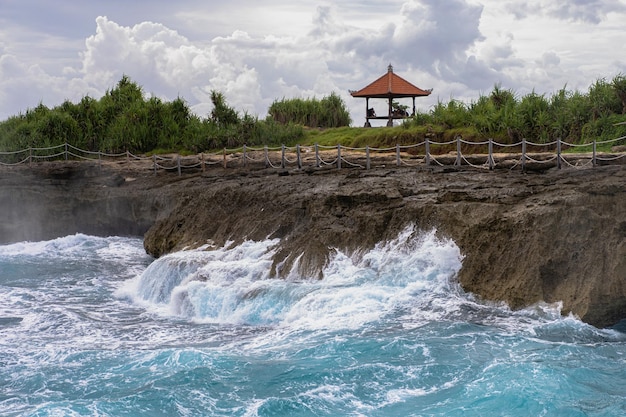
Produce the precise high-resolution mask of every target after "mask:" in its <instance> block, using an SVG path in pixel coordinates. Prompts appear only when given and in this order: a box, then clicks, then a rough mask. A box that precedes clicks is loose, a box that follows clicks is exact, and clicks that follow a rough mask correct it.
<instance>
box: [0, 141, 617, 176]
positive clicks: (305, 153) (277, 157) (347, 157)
mask: <svg viewBox="0 0 626 417" xmlns="http://www.w3.org/2000/svg"><path fill="white" fill-rule="evenodd" d="M625 140H626V136H622V137H619V138H616V139H612V140H606V141H593V142H592V143H587V144H573V143H568V142H565V141H562V140H559V139H557V140H555V141H552V142H548V143H535V142H531V141H528V140H525V139H522V140H521V141H520V142H517V143H513V144H504V143H498V142H496V141H494V140H492V139H489V140H487V141H483V142H470V141H466V140H464V139H463V138H461V137H460V136H458V137H457V138H455V139H454V140H451V141H447V142H435V141H432V140H429V139H428V138H426V139H425V140H424V141H423V142H420V143H416V144H413V145H396V146H394V147H388V148H373V147H369V146H366V147H361V148H354V147H348V146H342V145H336V146H322V145H318V144H315V145H312V146H303V145H299V144H298V145H296V146H292V147H288V146H285V145H282V146H280V147H268V146H264V147H260V148H259V147H248V146H246V145H244V146H243V147H240V148H234V149H227V148H224V149H223V150H221V151H215V152H203V153H201V154H198V155H190V156H181V155H173V156H158V155H152V156H141V155H134V154H132V153H131V152H128V151H126V152H123V153H104V152H93V151H86V150H83V149H79V148H77V147H75V146H72V145H70V144H68V143H65V144H62V145H58V146H51V147H43V148H28V149H23V150H19V151H10V152H0V166H16V165H24V164H28V165H31V164H33V163H37V162H42V161H51V160H66V161H67V160H89V161H98V163H99V164H100V165H101V164H102V163H105V162H110V161H115V162H126V163H129V164H132V163H142V164H144V165H147V166H150V167H151V169H152V170H153V171H154V174H155V175H156V174H157V173H158V172H159V171H166V172H168V171H172V172H177V173H178V175H182V172H183V171H202V172H204V171H206V170H207V169H209V168H211V167H221V168H223V169H229V168H250V169H252V168H266V169H276V170H285V169H303V168H312V167H315V168H324V167H331V168H337V169H342V168H344V167H347V168H359V169H367V170H369V169H372V168H375V167H390V166H397V167H417V168H419V167H427V166H440V167H443V166H453V167H463V166H465V167H471V168H475V169H484V170H494V169H510V170H513V169H521V170H522V171H526V170H529V169H534V170H538V169H546V168H552V167H556V168H557V169H561V168H563V167H567V168H585V167H596V166H598V165H608V164H626V152H625V151H624V150H622V151H616V152H611V153H607V152H602V153H600V152H598V151H597V148H598V146H599V145H611V144H615V143H617V142H620V141H621V142H624V141H625ZM582 148H584V149H582ZM566 149H571V150H574V151H575V152H566V153H564V152H563V151H564V150H566Z"/></svg>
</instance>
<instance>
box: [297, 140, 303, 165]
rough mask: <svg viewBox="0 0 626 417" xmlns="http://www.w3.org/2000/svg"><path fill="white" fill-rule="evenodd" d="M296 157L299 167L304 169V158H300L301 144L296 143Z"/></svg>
mask: <svg viewBox="0 0 626 417" xmlns="http://www.w3.org/2000/svg"><path fill="white" fill-rule="evenodd" d="M296 159H297V163H298V169H302V159H301V158H300V144H299V143H297V144H296Z"/></svg>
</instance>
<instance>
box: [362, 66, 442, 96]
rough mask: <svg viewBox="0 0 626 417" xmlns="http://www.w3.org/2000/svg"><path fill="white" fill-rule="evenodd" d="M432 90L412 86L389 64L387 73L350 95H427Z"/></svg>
mask: <svg viewBox="0 0 626 417" xmlns="http://www.w3.org/2000/svg"><path fill="white" fill-rule="evenodd" d="M431 91H432V90H422V89H421V88H419V87H416V86H414V85H413V84H411V83H410V82H408V81H407V80H405V79H404V78H402V77H400V76H398V75H396V74H394V72H393V67H392V66H391V65H389V67H388V70H387V74H385V75H383V76H382V77H380V78H379V79H377V80H376V81H374V82H373V83H371V84H370V85H368V86H367V87H365V88H362V89H360V90H359V91H352V92H350V94H351V95H352V97H377V98H389V97H418V96H427V95H429V94H430V92H431Z"/></svg>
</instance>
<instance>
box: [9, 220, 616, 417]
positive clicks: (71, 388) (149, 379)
mask: <svg viewBox="0 0 626 417" xmlns="http://www.w3.org/2000/svg"><path fill="white" fill-rule="evenodd" d="M278 243H279V241H278V240H273V239H268V240H264V241H246V242H243V243H242V244H239V245H235V244H233V243H232V242H229V243H228V244H227V245H225V246H224V247H211V246H209V245H207V246H205V247H202V248H198V249H194V250H184V251H181V252H176V253H172V254H169V255H166V256H163V257H161V258H159V259H154V258H152V257H150V256H148V255H146V253H145V251H144V249H143V244H142V240H141V239H139V238H129V237H120V236H112V237H95V236H87V235H83V234H76V235H70V236H66V237H61V238H58V239H53V240H49V241H43V242H19V243H14V244H9V245H4V246H0V415H1V416H372V417H374V416H568V417H571V416H623V415H626V325H624V323H623V322H622V323H620V324H618V325H616V326H615V327H613V328H608V329H599V328H595V327H593V326H590V325H588V324H585V323H583V322H582V321H581V320H579V319H578V318H577V317H574V316H572V315H562V314H561V305H560V304H558V303H556V304H537V305H533V306H531V307H528V308H526V309H524V310H516V311H512V310H511V309H510V308H508V307H507V306H506V305H505V304H502V303H489V302H484V301H481V300H480V299H478V298H477V297H475V296H474V295H472V294H469V293H466V292H464V291H463V290H462V288H461V287H460V286H459V284H458V281H457V279H456V277H457V273H458V271H459V269H460V268H461V265H462V263H463V255H462V254H461V252H460V250H459V248H458V247H457V245H456V244H455V243H454V242H453V241H452V240H447V239H444V238H441V237H439V236H438V234H437V233H436V231H434V230H433V231H419V230H417V229H415V228H413V227H408V228H407V229H405V230H404V231H402V232H401V233H399V235H398V236H397V237H396V238H395V239H393V240H392V241H389V242H381V243H380V244H379V245H377V246H376V247H375V248H373V249H371V250H368V251H363V252H361V253H358V254H348V253H342V252H341V251H334V254H333V256H332V259H331V260H330V261H329V263H328V264H327V265H326V266H325V268H324V271H323V275H324V278H323V279H317V277H309V276H301V275H298V274H297V273H296V272H292V273H290V274H288V276H287V277H286V278H284V279H276V278H273V277H271V276H270V269H271V264H272V254H273V253H274V251H275V250H276V246H277V244H278Z"/></svg>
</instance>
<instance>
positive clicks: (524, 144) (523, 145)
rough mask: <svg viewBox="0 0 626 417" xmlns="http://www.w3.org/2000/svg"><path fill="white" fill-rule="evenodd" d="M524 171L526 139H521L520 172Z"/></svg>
mask: <svg viewBox="0 0 626 417" xmlns="http://www.w3.org/2000/svg"><path fill="white" fill-rule="evenodd" d="M525 171H526V138H522V172H525Z"/></svg>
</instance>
